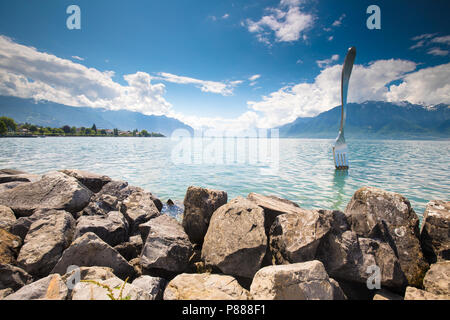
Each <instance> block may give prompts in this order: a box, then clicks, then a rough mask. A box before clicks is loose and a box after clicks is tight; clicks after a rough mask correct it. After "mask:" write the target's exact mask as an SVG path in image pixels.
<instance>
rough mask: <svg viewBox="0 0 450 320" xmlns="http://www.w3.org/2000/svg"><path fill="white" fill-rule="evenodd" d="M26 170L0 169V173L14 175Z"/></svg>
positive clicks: (23, 172)
mask: <svg viewBox="0 0 450 320" xmlns="http://www.w3.org/2000/svg"><path fill="white" fill-rule="evenodd" d="M26 173H28V172H25V171H21V170H16V169H7V168H6V169H0V174H1V175H15V174H26Z"/></svg>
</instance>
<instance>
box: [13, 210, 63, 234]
mask: <svg viewBox="0 0 450 320" xmlns="http://www.w3.org/2000/svg"><path fill="white" fill-rule="evenodd" d="M54 211H55V210H48V209H43V210H36V212H35V213H33V214H32V215H31V216H29V217H21V218H19V219H17V220H16V222H14V224H13V225H12V226H11V233H12V234H14V235H16V236H19V237H20V238H21V239H22V240H24V239H25V237H26V235H27V233H28V230H30V227H31V225H32V224H33V222H35V221H37V220H39V219H42V218H45V217H47V216H48V215H49V212H50V213H51V212H54Z"/></svg>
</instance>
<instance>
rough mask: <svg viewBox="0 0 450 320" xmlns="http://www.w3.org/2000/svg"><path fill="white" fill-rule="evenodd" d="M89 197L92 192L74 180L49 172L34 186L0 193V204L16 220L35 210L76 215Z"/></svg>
mask: <svg viewBox="0 0 450 320" xmlns="http://www.w3.org/2000/svg"><path fill="white" fill-rule="evenodd" d="M91 195H92V192H91V191H90V190H88V189H87V188H86V187H85V186H83V185H82V184H80V183H79V182H78V180H76V179H75V178H72V177H69V176H68V175H65V174H63V173H60V172H51V173H48V174H46V175H43V176H42V179H40V180H38V181H36V182H30V183H25V184H21V185H18V186H17V187H15V188H14V189H11V190H7V191H4V192H2V193H0V204H2V205H5V206H7V207H10V208H11V209H12V210H13V211H14V213H15V214H16V216H30V215H32V214H33V213H34V212H35V211H36V210H37V209H56V210H66V211H68V212H70V213H75V212H77V211H80V210H81V209H83V208H84V207H85V206H86V205H87V204H88V203H89V199H90V197H91Z"/></svg>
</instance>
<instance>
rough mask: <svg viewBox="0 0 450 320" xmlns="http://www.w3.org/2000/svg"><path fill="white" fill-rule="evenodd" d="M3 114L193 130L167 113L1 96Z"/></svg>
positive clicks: (38, 120)
mask: <svg viewBox="0 0 450 320" xmlns="http://www.w3.org/2000/svg"><path fill="white" fill-rule="evenodd" d="M0 116H7V117H10V118H13V119H14V120H15V121H16V122H19V123H25V122H28V123H31V124H35V125H39V126H50V127H62V126H64V125H70V126H75V127H88V128H90V127H91V126H92V124H94V123H95V125H96V126H97V128H99V129H100V128H102V129H113V128H117V129H119V130H134V129H138V130H144V129H145V130H147V131H149V132H159V133H162V134H164V135H166V136H170V134H171V133H172V132H173V131H174V130H175V129H187V130H189V131H190V132H192V131H193V129H192V128H191V127H190V126H188V125H186V124H184V123H183V122H181V121H179V120H177V119H173V118H168V117H166V116H153V115H152V116H146V115H143V114H142V113H139V112H131V111H125V110H119V111H110V110H106V109H95V108H88V107H69V106H65V105H62V104H57V103H53V102H39V103H35V101H34V100H32V99H21V98H15V97H5V96H0Z"/></svg>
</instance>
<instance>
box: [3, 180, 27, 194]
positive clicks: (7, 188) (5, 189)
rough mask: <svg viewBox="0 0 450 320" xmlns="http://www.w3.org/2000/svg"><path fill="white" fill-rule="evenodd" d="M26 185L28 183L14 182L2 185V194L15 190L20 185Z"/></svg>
mask: <svg viewBox="0 0 450 320" xmlns="http://www.w3.org/2000/svg"><path fill="white" fill-rule="evenodd" d="M25 183H27V182H23V181H13V182H7V183H2V184H0V193H2V192H4V191H7V190H11V189H14V188H15V187H17V186H18V185H21V184H25Z"/></svg>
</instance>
